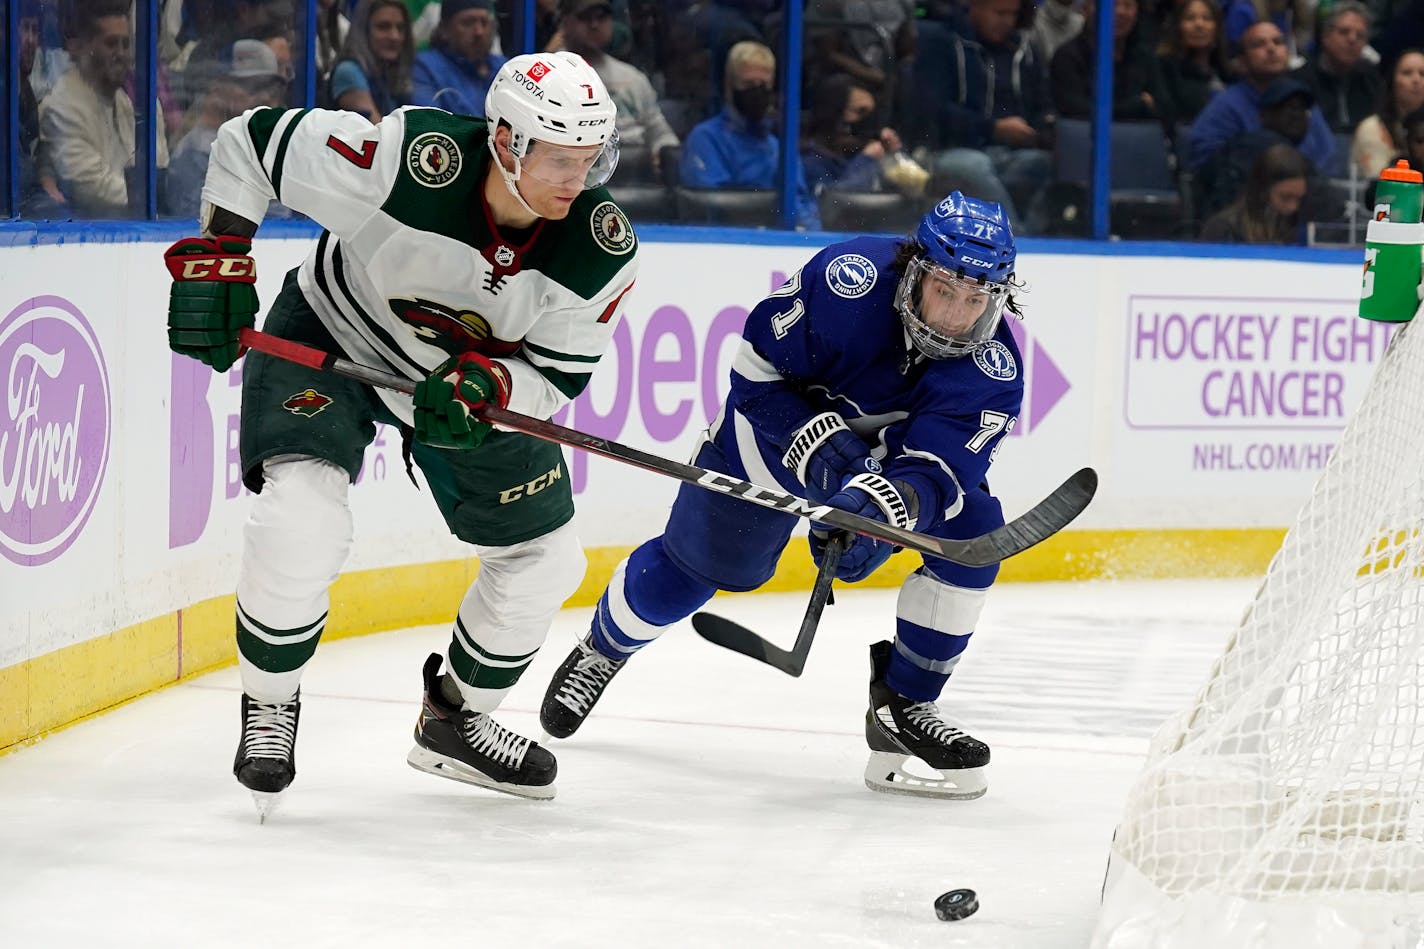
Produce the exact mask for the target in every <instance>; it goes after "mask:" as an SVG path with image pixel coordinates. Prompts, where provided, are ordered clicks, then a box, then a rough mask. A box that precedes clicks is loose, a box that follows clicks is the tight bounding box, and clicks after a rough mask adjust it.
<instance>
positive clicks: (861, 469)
mask: <svg viewBox="0 0 1424 949" xmlns="http://www.w3.org/2000/svg"><path fill="white" fill-rule="evenodd" d="M781 463H782V464H784V465H785V466H786V467H788V468H790V469H791V471H792V472H794V473H795V475H796V480H797V481H800V482H801V483H802V484H804V485H805V486H806V497H807V498H808V499H809V500H811V501H812V502H813V503H815V504H825V503H826V500H827V499H828V498H830V496H831V495H833V494H835V493H836V492H838V491H840V489H841V485H843V484H845V482H846V480H847V479H848V478H850V477H852V476H854V475H858V474H863V473H865V472H870V473H872V474H879V473H880V462H878V461H876V460H875V459H874V458H871V457H870V451H869V449H867V448H866V447H865V442H863V441H861V440H860V438H859V436H857V435H856V434H855V433H854V432H852V431H851V430H850V429H848V428H846V423H845V419H843V418H841V417H840V416H839V415H837V414H836V413H834V412H823V413H821V414H820V415H817V416H816V417H815V418H813V419H811V420H810V421H809V422H807V423H806V424H805V425H802V426H801V427H800V428H799V429H797V431H796V434H795V435H793V436H792V437H791V447H790V448H788V449H786V454H785V455H782V456H781Z"/></svg>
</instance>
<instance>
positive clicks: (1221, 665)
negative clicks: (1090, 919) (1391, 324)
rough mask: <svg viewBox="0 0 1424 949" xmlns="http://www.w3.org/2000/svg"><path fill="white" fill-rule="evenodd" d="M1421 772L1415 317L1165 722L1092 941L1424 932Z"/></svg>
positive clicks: (1356, 941)
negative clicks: (1218, 650)
mask: <svg viewBox="0 0 1424 949" xmlns="http://www.w3.org/2000/svg"><path fill="white" fill-rule="evenodd" d="M1416 322H1417V321H1416ZM1421 781H1424V328H1419V327H1415V326H1414V325H1413V324H1404V326H1403V327H1402V328H1401V329H1400V330H1399V331H1398V332H1396V333H1395V334H1394V338H1393V340H1392V341H1391V343H1390V346H1389V348H1388V350H1387V352H1386V354H1385V356H1384V359H1383V360H1382V361H1381V364H1380V366H1379V367H1378V369H1377V370H1376V373H1375V376H1374V379H1373V381H1372V382H1371V385H1370V388H1369V391H1368V392H1367V393H1366V395H1365V398H1364V401H1363V402H1362V404H1361V405H1360V407H1359V408H1358V409H1357V410H1356V412H1355V414H1354V416H1353V417H1352V418H1351V419H1350V421H1349V423H1348V425H1347V427H1346V430H1345V432H1344V435H1343V436H1342V438H1341V441H1340V445H1339V446H1338V448H1337V449H1336V451H1335V453H1334V455H1333V456H1332V457H1331V459H1330V461H1329V463H1328V464H1327V466H1326V469H1325V471H1324V473H1323V474H1322V476H1321V478H1320V480H1319V481H1318V483H1317V484H1316V486H1315V490H1314V493H1313V494H1312V496H1311V498H1310V500H1309V501H1308V502H1307V503H1306V505H1305V507H1304V509H1303V510H1302V512H1301V514H1300V516H1299V519H1298V521H1297V523H1296V524H1295V526H1294V527H1293V528H1292V529H1291V530H1290V531H1289V532H1288V533H1287V535H1286V538H1285V541H1284V543H1283V544H1282V546H1281V549H1280V550H1279V552H1277V554H1276V556H1275V559H1274V560H1273V561H1272V563H1271V566H1270V568H1269V570H1268V571H1267V573H1266V577H1265V580H1264V581H1263V583H1262V585H1261V588H1260V589H1259V591H1258V592H1257V594H1256V597H1255V600H1254V602H1253V603H1252V604H1251V606H1250V607H1249V608H1248V610H1247V611H1246V615H1245V616H1244V617H1243V619H1242V622H1241V625H1240V627H1239V628H1238V629H1237V630H1236V632H1235V633H1234V635H1233V636H1232V638H1231V639H1230V641H1229V642H1228V643H1227V646H1226V649H1225V651H1224V652H1223V654H1222V655H1221V656H1220V658H1218V659H1217V661H1216V663H1215V665H1214V667H1213V669H1212V672H1211V674H1210V676H1209V677H1208V681H1207V683H1206V685H1205V686H1204V687H1203V688H1202V689H1201V691H1200V692H1199V693H1198V695H1197V697H1196V698H1195V700H1194V701H1193V703H1192V704H1191V706H1190V708H1188V709H1186V710H1185V711H1183V712H1181V713H1179V714H1178V715H1176V716H1175V717H1173V718H1172V719H1171V720H1169V721H1168V722H1167V723H1166V724H1165V725H1164V726H1163V727H1162V728H1161V729H1160V730H1159V731H1158V733H1157V735H1156V737H1155V738H1154V739H1153V741H1152V745H1151V748H1150V750H1149V753H1148V760H1147V765H1146V768H1145V770H1144V771H1143V773H1142V775H1141V776H1140V777H1139V778H1138V780H1137V782H1136V784H1135V785H1134V786H1133V788H1132V791H1131V792H1130V794H1129V796H1128V801H1127V805H1126V809H1125V811H1124V816H1123V819H1122V821H1121V823H1120V824H1119V826H1118V829H1117V833H1116V835H1115V837H1114V840H1113V847H1112V856H1111V859H1110V861H1109V866H1108V876H1107V880H1106V883H1105V885H1104V890H1103V906H1102V911H1101V915H1100V917H1099V921H1098V928H1097V931H1096V933H1095V935H1094V940H1093V945H1094V946H1095V947H1098V949H1127V947H1140V946H1153V947H1163V949H1165V947H1181V949H1227V947H1237V946H1250V947H1253V949H1254V947H1268V946H1269V947H1275V946H1279V947H1290V949H1301V947H1326V946H1329V947H1332V949H1336V947H1356V946H1359V947H1364V946H1370V947H1375V946H1378V947H1381V949H1383V947H1390V949H1394V947H1400V949H1402V947H1406V946H1407V947H1410V949H1414V947H1416V946H1424V941H1421V938H1420V933H1421V931H1424V800H1421V793H1424V786H1421Z"/></svg>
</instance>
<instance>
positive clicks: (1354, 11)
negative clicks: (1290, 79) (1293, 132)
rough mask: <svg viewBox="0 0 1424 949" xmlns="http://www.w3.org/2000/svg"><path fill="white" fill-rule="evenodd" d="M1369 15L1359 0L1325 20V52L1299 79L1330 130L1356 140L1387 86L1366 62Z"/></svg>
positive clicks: (1343, 1) (1346, 0)
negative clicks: (1351, 135) (1308, 90)
mask: <svg viewBox="0 0 1424 949" xmlns="http://www.w3.org/2000/svg"><path fill="white" fill-rule="evenodd" d="M1369 32H1370V11H1369V9H1368V8H1367V7H1366V6H1365V5H1364V4H1363V3H1360V2H1359V0H1340V2H1339V3H1336V4H1335V5H1334V6H1332V7H1331V8H1330V12H1329V13H1327V14H1326V15H1325V22H1324V24H1323V25H1322V27H1321V30H1320V46H1319V48H1317V49H1316V51H1315V53H1314V54H1313V55H1311V56H1310V57H1309V58H1307V59H1306V61H1305V65H1304V66H1301V67H1300V68H1299V69H1297V70H1296V71H1295V72H1294V74H1293V75H1294V76H1295V77H1296V78H1297V79H1299V80H1301V81H1302V82H1304V83H1305V84H1306V85H1308V86H1310V88H1311V91H1313V92H1314V93H1315V101H1316V102H1317V103H1318V104H1319V106H1320V109H1321V112H1323V113H1324V115H1325V121H1326V122H1327V123H1329V125H1330V130H1331V131H1332V132H1337V133H1341V134H1347V135H1348V134H1351V133H1353V132H1354V131H1355V126H1357V125H1359V124H1360V122H1362V121H1364V119H1365V118H1366V117H1367V116H1369V115H1371V114H1372V113H1373V112H1374V111H1375V106H1376V104H1377V103H1378V102H1379V97H1380V90H1381V89H1382V88H1383V86H1384V82H1383V81H1382V79H1381V78H1380V73H1379V70H1377V69H1376V68H1375V66H1374V64H1373V63H1371V62H1369V61H1368V60H1366V59H1364V57H1363V55H1362V54H1363V53H1364V51H1365V41H1366V38H1367V37H1368V36H1369Z"/></svg>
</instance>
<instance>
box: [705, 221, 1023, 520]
mask: <svg viewBox="0 0 1424 949" xmlns="http://www.w3.org/2000/svg"><path fill="white" fill-rule="evenodd" d="M902 240H903V239H902V238H895V237H860V238H856V239H853V240H849V241H844V242H842V243H838V244H832V245H831V246H829V247H827V248H825V249H824V250H822V251H821V252H819V253H818V254H816V255H815V256H814V257H812V258H811V259H810V260H809V261H808V262H807V263H806V265H805V266H803V267H802V268H801V270H800V271H799V272H797V273H796V274H794V275H793V276H792V277H791V279H789V280H788V281H787V282H786V284H785V285H784V286H783V287H782V288H781V289H779V290H777V291H776V292H775V293H773V294H772V295H770V296H769V297H767V298H766V299H764V300H763V301H762V302H761V303H759V304H757V306H756V308H755V309H753V310H752V312H751V314H750V315H749V316H748V317H747V323H746V328H745V329H744V330H743V333H742V337H743V338H742V344H741V347H740V348H739V350H738V352H737V355H736V358H735V361H734V362H733V366H732V382H731V392H730V395H729V396H728V399H727V404H726V406H725V407H724V411H723V413H722V415H721V416H719V417H718V419H717V420H716V421H714V423H713V426H712V429H711V430H710V431H709V435H710V436H711V438H712V440H713V441H714V442H715V443H716V444H717V445H718V447H719V448H721V450H722V451H723V452H724V453H725V454H726V455H727V456H728V457H729V458H736V459H737V460H738V461H739V462H740V463H741V467H742V468H743V469H744V471H745V473H746V475H747V477H748V479H749V480H751V481H753V482H762V483H770V482H771V481H775V482H776V483H777V484H779V485H780V486H781V487H782V488H784V489H786V490H788V491H792V492H796V493H802V492H803V491H804V486H803V485H801V484H800V483H799V482H797V480H796V476H795V474H794V473H793V472H792V471H791V470H790V469H789V468H787V467H786V465H785V464H783V462H782V457H783V455H784V454H785V453H786V450H787V448H788V446H789V445H790V443H791V441H792V438H793V437H794V436H795V434H796V432H797V430H798V429H799V428H800V427H801V426H802V425H804V424H805V423H806V422H807V421H809V420H810V419H811V418H812V417H813V416H815V415H819V414H821V413H823V412H827V411H831V412H835V413H837V414H839V415H841V416H842V417H843V418H844V419H845V420H846V424H847V425H848V426H849V428H850V429H851V430H852V431H853V432H855V433H856V434H857V435H859V436H860V437H861V438H862V439H863V440H864V441H865V442H866V443H867V445H868V446H869V447H870V449H871V454H872V456H873V457H874V458H876V459H877V460H879V461H880V463H881V464H882V466H883V467H884V469H885V475H886V477H888V478H890V479H892V480H901V481H905V482H907V483H908V484H909V485H910V486H911V487H912V488H914V490H915V493H916V494H917V495H918V497H919V502H920V508H919V516H918V519H917V522H916V524H915V528H916V529H917V530H920V531H933V530H934V529H935V528H936V527H938V526H940V525H943V524H944V523H946V522H947V521H949V520H951V519H953V518H954V516H955V515H956V514H958V513H959V510H960V508H961V506H962V504H963V494H964V492H963V489H962V488H961V486H965V487H968V488H969V489H971V490H973V489H975V488H979V487H980V486H981V485H984V484H985V480H986V474H987V471H988V468H989V464H990V462H991V461H992V460H993V458H994V455H995V454H996V453H997V448H998V445H999V442H1000V441H1001V440H1002V439H1003V437H1004V435H1005V434H1007V433H1008V431H1009V430H1010V429H1011V428H1012V427H1013V425H1014V423H1015V422H1016V421H1017V419H1018V414H1019V411H1020V408H1021V406H1022V404H1023V392H1024V380H1023V371H1022V360H1021V357H1020V354H1019V349H1018V345H1017V343H1015V341H1014V338H1013V336H1012V334H1011V333H1010V332H1009V328H1008V325H1007V323H1000V325H999V327H998V330H997V332H996V333H995V336H994V338H993V339H991V340H989V341H987V342H985V343H984V344H982V345H981V346H979V347H978V349H976V350H975V351H974V352H972V353H970V354H968V355H966V356H963V357H960V358H954V359H940V360H930V359H925V358H923V357H920V356H919V354H918V352H917V351H916V350H915V349H914V348H913V345H912V344H911V343H910V341H909V339H908V337H907V335H906V333H905V329H904V324H903V322H902V321H901V319H900V316H899V314H898V312H897V311H896V310H895V306H894V298H895V289H896V285H897V283H898V281H899V279H900V278H899V274H897V273H895V272H894V271H892V270H891V264H892V262H893V261H894V258H895V252H896V248H897V247H898V246H899V244H900V243H901V241H902ZM1010 318H1012V317H1010ZM985 490H987V489H985Z"/></svg>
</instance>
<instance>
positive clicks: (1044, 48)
mask: <svg viewBox="0 0 1424 949" xmlns="http://www.w3.org/2000/svg"><path fill="white" fill-rule="evenodd" d="M1078 6H1079V4H1078V2H1077V0H1044V2H1043V3H1042V4H1041V5H1040V6H1039V8H1038V12H1037V13H1035V14H1034V17H1033V26H1032V27H1030V28H1029V39H1030V40H1032V41H1033V45H1034V47H1035V48H1036V49H1037V50H1038V58H1039V60H1040V61H1042V62H1045V63H1051V62H1053V54H1054V53H1056V52H1058V49H1059V47H1061V46H1062V45H1063V44H1064V43H1066V42H1068V41H1069V40H1071V39H1072V38H1073V37H1075V36H1077V35H1078V33H1079V31H1080V30H1082V29H1083V14H1082V12H1081V11H1080V10H1079V9H1078Z"/></svg>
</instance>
